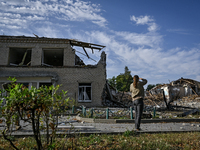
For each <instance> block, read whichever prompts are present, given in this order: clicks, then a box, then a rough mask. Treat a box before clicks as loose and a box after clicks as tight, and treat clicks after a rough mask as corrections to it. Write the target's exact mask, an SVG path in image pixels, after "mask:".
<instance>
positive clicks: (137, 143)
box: [0, 130, 200, 150]
mask: <svg viewBox="0 0 200 150" xmlns="http://www.w3.org/2000/svg"><path fill="white" fill-rule="evenodd" d="M14 140H15V145H16V146H17V147H18V148H19V149H20V150H22V149H23V150H29V149H36V148H37V147H36V143H35V141H34V139H33V138H32V137H26V138H14ZM199 147H200V133H199V132H187V133H166V134H136V133H134V132H133V131H128V130H127V131H126V132H124V134H122V135H106V134H103V135H98V134H91V135H90V136H84V135H79V136H78V135H76V136H75V137H73V138H69V137H63V138H57V139H56V140H55V142H54V143H53V144H52V145H50V146H48V145H46V146H45V147H44V149H55V150H66V149H72V148H73V149H77V150H79V149H80V150H84V149H107V150H108V149H110V150H117V149H119V150H120V149H124V150H129V149H130V150H132V149H133V150H134V149H141V150H154V149H157V150H158V149H160V150H169V149H170V150H177V149H181V150H182V149H183V150H190V149H199ZM0 148H1V149H4V150H12V147H11V146H10V144H9V143H8V142H7V141H6V140H4V139H3V138H2V137H1V138H0Z"/></svg>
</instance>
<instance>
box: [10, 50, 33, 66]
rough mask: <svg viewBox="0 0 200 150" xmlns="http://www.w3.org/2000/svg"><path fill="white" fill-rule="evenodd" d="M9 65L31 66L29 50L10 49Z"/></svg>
mask: <svg viewBox="0 0 200 150" xmlns="http://www.w3.org/2000/svg"><path fill="white" fill-rule="evenodd" d="M9 64H10V65H12V66H29V65H30V64H31V49H30V48H10V52H9Z"/></svg>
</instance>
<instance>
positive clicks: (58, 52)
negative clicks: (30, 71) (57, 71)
mask: <svg viewBox="0 0 200 150" xmlns="http://www.w3.org/2000/svg"><path fill="white" fill-rule="evenodd" d="M63 55H64V52H63V49H43V57H42V65H43V66H49V67H50V66H63Z"/></svg>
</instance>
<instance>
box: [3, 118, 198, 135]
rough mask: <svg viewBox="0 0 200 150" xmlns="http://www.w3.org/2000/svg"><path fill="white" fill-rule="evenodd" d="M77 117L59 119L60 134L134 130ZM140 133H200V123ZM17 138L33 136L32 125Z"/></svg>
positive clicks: (149, 127)
mask: <svg viewBox="0 0 200 150" xmlns="http://www.w3.org/2000/svg"><path fill="white" fill-rule="evenodd" d="M74 118H75V117H70V118H69V117H60V118H59V129H58V132H57V133H58V134H69V133H77V134H79V133H81V134H91V133H97V134H102V133H107V134H118V133H124V132H125V131H127V130H129V131H132V130H134V129H135V128H134V123H87V122H78V121H76V120H73V119H74ZM2 129H4V123H1V124H0V130H2ZM141 129H142V130H141V131H139V132H140V133H166V132H194V131H195V132H199V131H200V123H199V122H196V123H194V122H193V123H188V122H187V123H183V122H182V123H176V122H173V123H142V124H141ZM13 135H16V136H22V137H23V136H30V135H33V132H32V129H31V124H30V123H25V124H23V125H22V128H21V129H19V130H18V131H16V132H14V133H13Z"/></svg>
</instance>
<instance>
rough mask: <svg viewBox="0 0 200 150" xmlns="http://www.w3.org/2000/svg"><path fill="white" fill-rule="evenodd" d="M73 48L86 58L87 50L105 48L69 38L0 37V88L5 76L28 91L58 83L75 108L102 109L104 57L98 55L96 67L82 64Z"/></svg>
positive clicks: (104, 74) (104, 80) (104, 81)
mask: <svg viewBox="0 0 200 150" xmlns="http://www.w3.org/2000/svg"><path fill="white" fill-rule="evenodd" d="M75 47H81V48H82V52H79V53H82V54H84V55H85V56H86V57H88V58H90V56H89V55H88V52H87V50H91V51H92V53H94V51H101V50H102V49H103V48H104V47H105V46H102V45H97V44H92V43H86V42H81V41H77V40H72V39H61V38H45V37H38V36H36V37H26V36H4V35H2V36H0V53H1V54H0V85H2V84H3V83H5V82H8V80H7V79H8V78H9V77H15V78H16V79H17V82H19V83H22V84H24V85H25V86H27V87H29V88H30V87H31V86H35V87H37V88H38V87H40V86H42V85H47V86H49V85H57V84H60V85H62V86H61V88H60V90H65V91H68V96H69V97H70V98H71V99H74V100H75V101H76V103H77V105H79V106H80V105H84V106H87V107H92V106H102V92H103V89H104V86H105V84H106V54H105V52H104V51H103V52H102V53H101V57H100V60H99V61H98V63H97V64H96V65H85V63H84V62H83V60H81V59H80V57H79V56H78V55H76V53H77V52H78V51H77V50H76V49H75ZM90 59H92V58H90ZM1 88H2V86H1Z"/></svg>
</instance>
